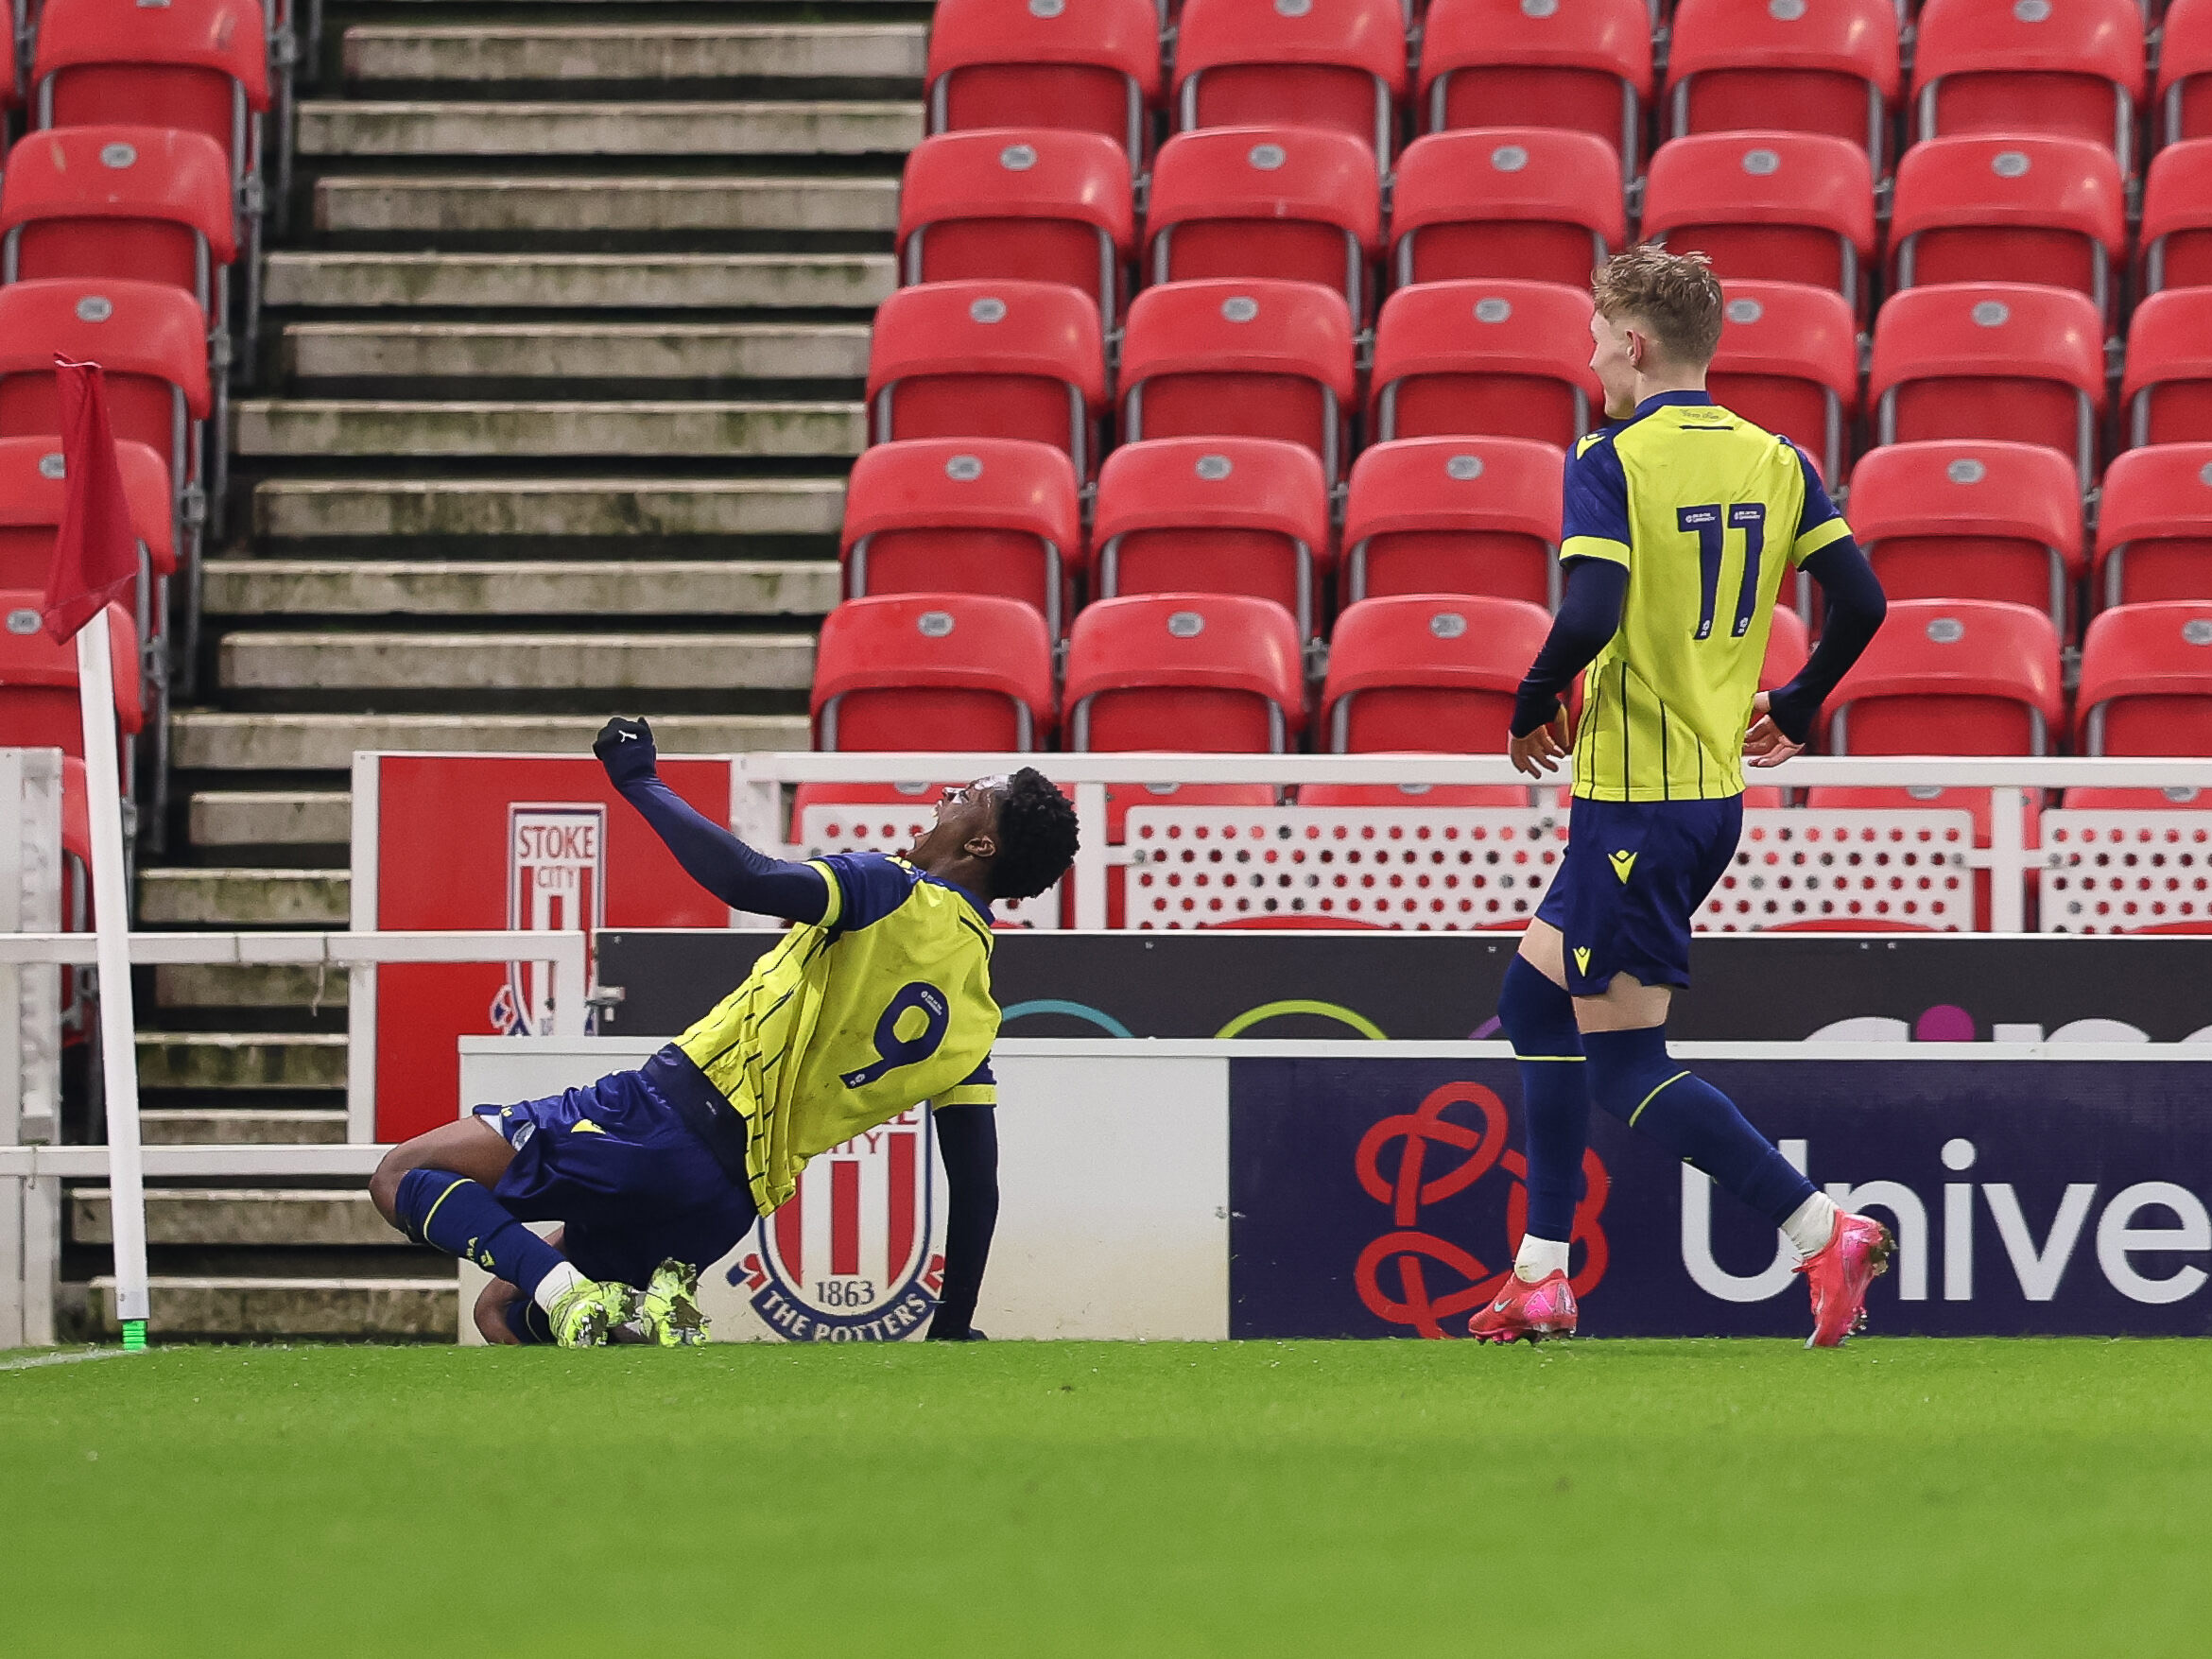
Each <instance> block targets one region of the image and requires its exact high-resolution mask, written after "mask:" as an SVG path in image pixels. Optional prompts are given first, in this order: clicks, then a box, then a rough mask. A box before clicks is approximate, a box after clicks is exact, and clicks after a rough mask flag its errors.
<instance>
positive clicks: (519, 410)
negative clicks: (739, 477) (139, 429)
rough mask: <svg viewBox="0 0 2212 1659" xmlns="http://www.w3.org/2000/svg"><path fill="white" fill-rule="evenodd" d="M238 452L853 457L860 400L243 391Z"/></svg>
mask: <svg viewBox="0 0 2212 1659" xmlns="http://www.w3.org/2000/svg"><path fill="white" fill-rule="evenodd" d="M232 407H233V417H232V431H233V441H232V451H233V454H235V455H240V456H293V457H302V458H328V457H332V456H353V455H363V456H545V457H560V456H579V457H597V456H648V455H650V456H701V457H713V458H717V459H720V458H728V457H730V456H734V455H748V456H810V457H811V456H820V457H824V458H833V457H834V458H845V457H849V456H856V455H858V454H859V453H860V451H861V450H862V448H864V447H865V446H866V444H867V441H868V436H867V423H866V421H865V419H864V418H863V415H862V410H861V406H860V405H858V404H857V403H786V402H765V401H764V402H727V403H725V402H708V401H705V400H700V401H697V402H665V403H662V402H651V401H639V402H616V401H609V402H606V403H568V402H563V403H555V402H550V401H548V402H544V403H537V402H530V403H522V402H513V403H510V402H497V403H493V402H482V403H439V402H414V401H406V400H399V399H391V400H385V399H348V398H246V399H242V400H240V401H239V402H238V403H236V404H234V405H233V406H232Z"/></svg>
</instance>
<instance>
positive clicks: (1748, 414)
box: [1705, 283, 1858, 478]
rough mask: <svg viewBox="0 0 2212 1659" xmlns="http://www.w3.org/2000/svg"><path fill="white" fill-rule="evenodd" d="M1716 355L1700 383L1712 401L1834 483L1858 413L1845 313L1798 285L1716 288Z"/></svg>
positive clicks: (1838, 301)
mask: <svg viewBox="0 0 2212 1659" xmlns="http://www.w3.org/2000/svg"><path fill="white" fill-rule="evenodd" d="M1720 291H1721V293H1722V295H1723V296H1724V297H1725V303H1724V304H1723V306H1722V308H1721V317H1722V318H1723V319H1724V322H1723V325H1722V327H1721V330H1720V349H1719V352H1718V353H1717V354H1715V355H1714V358H1713V367H1712V370H1711V372H1709V373H1708V374H1707V375H1706V376H1705V385H1706V387H1707V389H1709V390H1711V392H1712V394H1713V399H1714V401H1715V402H1716V403H1719V404H1720V405H1721V406H1724V407H1726V408H1730V409H1733V410H1735V412H1736V413H1737V414H1739V415H1741V416H1742V417H1743V418H1744V419H1745V420H1747V421H1752V422H1754V423H1757V424H1759V425H1761V426H1764V427H1765V428H1766V429H1767V430H1768V431H1770V432H1778V433H1780V434H1781V435H1782V436H1783V437H1785V438H1787V439H1789V441H1791V442H1792V443H1795V444H1796V445H1797V446H1798V447H1799V448H1801V449H1803V450H1804V451H1805V452H1806V454H1807V455H1809V456H1811V457H1812V458H1813V464H1814V465H1815V466H1817V467H1819V468H1820V470H1821V476H1823V478H1836V477H1840V476H1841V475H1842V472H1843V458H1844V454H1845V450H1846V446H1847V443H1848V440H1849V436H1850V431H1851V422H1852V420H1853V418H1854V417H1855V416H1857V414H1858V329H1857V328H1856V327H1855V326H1854V322H1853V319H1852V316H1851V307H1850V306H1849V305H1847V304H1845V303H1844V302H1843V297H1842V295H1840V294H1838V293H1836V292H1834V291H1833V290H1832V289H1828V288H1815V287H1808V286H1807V285H1805V284H1803V283H1722V284H1721V285H1720Z"/></svg>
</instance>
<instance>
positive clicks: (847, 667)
mask: <svg viewBox="0 0 2212 1659" xmlns="http://www.w3.org/2000/svg"><path fill="white" fill-rule="evenodd" d="M812 708H813V714H814V742H815V747H816V748H817V749H847V750H937V749H1010V750H1028V749H1036V748H1039V747H1041V746H1042V745H1043V743H1044V741H1045V739H1046V737H1047V736H1048V735H1049V734H1050V733H1051V731H1052V640H1051V638H1050V636H1049V635H1047V634H1046V631H1045V618H1044V617H1043V615H1041V614H1040V613H1038V611H1037V609H1036V607H1035V606H1033V605H1025V604H1023V603H1022V602H1021V601H1020V600H1019V599H1004V598H998V597H995V596H989V595H984V594H886V595H883V596H880V597H877V598H871V599H847V600H846V601H845V602H844V603H843V604H841V605H839V606H838V608H837V609H836V610H834V611H832V612H831V613H829V616H828V617H827V619H826V620H824V621H823V623H822V625H821V645H820V646H819V647H818V648H816V651H815V658H814V698H813V704H812Z"/></svg>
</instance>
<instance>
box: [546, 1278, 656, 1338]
mask: <svg viewBox="0 0 2212 1659" xmlns="http://www.w3.org/2000/svg"><path fill="white" fill-rule="evenodd" d="M636 1294H637V1292H636V1291H634V1290H632V1289H631V1287H629V1286H628V1285H614V1284H597V1283H595V1282H594V1281H592V1280H590V1279H584V1280H581V1281H579V1282H578V1283H577V1284H574V1285H571V1286H570V1287H568V1288H567V1289H565V1290H563V1291H562V1293H561V1294H560V1295H559V1296H556V1297H555V1298H554V1299H553V1305H552V1306H551V1307H550V1308H548V1309H546V1312H545V1319H546V1322H548V1323H549V1324H551V1325H552V1327H553V1339H554V1340H555V1341H556V1342H559V1343H560V1344H561V1345H562V1347H563V1348H602V1347H604V1346H606V1343H607V1336H608V1333H609V1332H610V1331H612V1330H613V1328H614V1327H615V1326H616V1325H618V1324H620V1323H621V1322H623V1321H624V1320H626V1319H628V1318H630V1314H631V1299H632V1298H633V1297H634V1296H635V1295H636Z"/></svg>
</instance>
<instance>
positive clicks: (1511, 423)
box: [1368, 280, 1603, 449]
mask: <svg viewBox="0 0 2212 1659" xmlns="http://www.w3.org/2000/svg"><path fill="white" fill-rule="evenodd" d="M1589 332H1590V297H1589V295H1588V294H1587V293H1581V292H1578V291H1577V290H1575V289H1573V288H1569V287H1565V286H1563V285H1560V284H1557V283H1517V282H1506V281H1502V280H1492V281H1480V282H1458V283H1422V284H1419V285H1416V286H1414V287H1410V288H1400V289H1399V290H1398V291H1397V292H1396V293H1394V294H1392V295H1391V297H1390V298H1389V299H1388V300H1386V301H1384V302H1383V308H1382V317H1381V319H1380V320H1379V321H1378V322H1377V324H1376V327H1375V335H1374V375H1373V390H1372V392H1371V393H1370V397H1371V402H1372V406H1373V412H1372V414H1371V416H1370V419H1369V423H1368V429H1369V431H1370V432H1371V433H1372V435H1373V436H1374V437H1375V438H1377V439H1391V438H1424V437H1427V436H1429V435H1431V434H1435V433H1448V434H1452V435H1455V436H1456V435H1459V434H1475V433H1485V434H1491V435H1495V436H1497V437H1502V438H1533V439H1537V440H1539V441H1543V442H1545V443H1551V444H1556V445H1558V446H1559V447H1560V448H1562V449H1564V448H1565V447H1566V446H1567V445H1568V444H1571V443H1572V442H1574V441H1575V440H1576V439H1577V438H1580V437H1581V435H1582V434H1583V433H1584V432H1587V431H1588V430H1589V429H1590V426H1591V423H1592V422H1593V420H1594V419H1595V415H1596V411H1597V410H1598V409H1599V407H1600V406H1601V404H1602V400H1603V392H1602V390H1601V389H1600V388H1599V385H1598V377H1597V376H1596V375H1595V374H1593V373H1591V372H1590V365H1589V354H1588V352H1587V351H1585V350H1584V342H1585V341H1586V340H1587V339H1588V338H1589Z"/></svg>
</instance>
